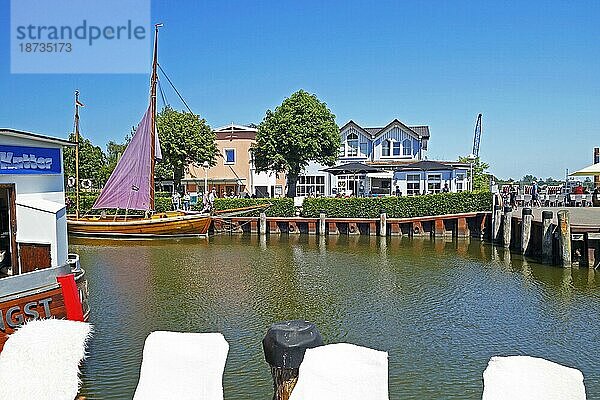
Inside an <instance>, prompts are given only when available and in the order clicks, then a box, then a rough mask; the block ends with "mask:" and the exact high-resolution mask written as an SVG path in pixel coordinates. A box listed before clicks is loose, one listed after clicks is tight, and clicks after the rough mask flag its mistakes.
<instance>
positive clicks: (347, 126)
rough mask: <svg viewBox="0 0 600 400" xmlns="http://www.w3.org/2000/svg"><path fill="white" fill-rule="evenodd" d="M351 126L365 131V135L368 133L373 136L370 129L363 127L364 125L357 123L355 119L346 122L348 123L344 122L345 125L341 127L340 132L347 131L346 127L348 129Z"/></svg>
mask: <svg viewBox="0 0 600 400" xmlns="http://www.w3.org/2000/svg"><path fill="white" fill-rule="evenodd" d="M351 126H352V127H354V128H356V129H358V130H359V131H361V132H362V133H364V134H365V135H367V136H371V137H372V136H373V135H372V134H371V133H370V132H368V131H367V130H366V129H365V128H363V127H362V126H360V125H359V124H357V123H356V122H354V121H352V120H350V121H348V122H346V123H345V124H344V126H342V127H341V128H340V133H341V132H343V131H345V130H346V129H348V128H349V127H351Z"/></svg>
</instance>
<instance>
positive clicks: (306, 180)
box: [296, 175, 325, 196]
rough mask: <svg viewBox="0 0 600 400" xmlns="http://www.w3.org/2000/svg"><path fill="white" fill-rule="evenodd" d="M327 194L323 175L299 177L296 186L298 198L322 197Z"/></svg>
mask: <svg viewBox="0 0 600 400" xmlns="http://www.w3.org/2000/svg"><path fill="white" fill-rule="evenodd" d="M324 194H325V177H324V176H323V175H307V176H299V177H298V183H297V184H296V196H309V195H314V196H322V195H324Z"/></svg>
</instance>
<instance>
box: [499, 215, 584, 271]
mask: <svg viewBox="0 0 600 400" xmlns="http://www.w3.org/2000/svg"><path fill="white" fill-rule="evenodd" d="M513 217H514V216H513V210H512V207H510V206H507V207H504V208H503V209H502V210H501V209H500V208H499V207H497V208H496V209H495V210H494V213H493V216H492V232H493V234H492V241H493V242H495V243H498V244H501V245H502V246H504V247H506V248H511V247H512V248H513V249H515V250H518V251H519V252H520V253H521V254H522V255H527V256H533V257H537V258H539V259H540V260H541V261H542V263H544V264H559V265H562V266H563V267H571V265H572V264H573V257H572V256H573V250H572V249H573V247H572V243H571V242H572V232H571V223H570V216H569V211H568V210H560V211H558V213H557V220H558V224H557V225H556V224H554V223H553V218H554V214H553V212H552V211H549V210H545V211H543V212H542V221H541V234H539V235H537V236H536V239H537V241H539V243H533V240H534V239H533V235H532V232H533V230H534V229H533V228H534V219H533V213H532V210H531V208H523V209H522V214H521V218H520V219H518V218H517V219H516V222H515V220H514V218H513ZM514 226H516V227H517V228H520V232H513V227H514ZM582 236H583V235H582ZM589 237H590V238H592V237H593V236H591V234H590V235H589ZM515 239H517V240H515ZM588 247H589V246H586V249H585V252H586V253H587V254H586V257H583V259H585V261H586V263H587V264H588V265H589V266H594V265H595V260H594V254H595V251H596V250H595V248H593V247H592V248H590V249H589V251H588ZM580 253H581V252H580ZM577 262H579V261H577Z"/></svg>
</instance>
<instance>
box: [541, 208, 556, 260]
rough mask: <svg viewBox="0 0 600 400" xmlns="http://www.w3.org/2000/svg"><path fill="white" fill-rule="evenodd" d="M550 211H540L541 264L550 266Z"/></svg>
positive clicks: (551, 215)
mask: <svg viewBox="0 0 600 400" xmlns="http://www.w3.org/2000/svg"><path fill="white" fill-rule="evenodd" d="M553 216H554V214H553V213H552V211H548V210H546V211H542V263H544V264H552V261H553V255H552V237H553V236H554V235H553V234H552V218H553Z"/></svg>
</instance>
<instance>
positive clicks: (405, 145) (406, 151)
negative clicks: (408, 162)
mask: <svg viewBox="0 0 600 400" xmlns="http://www.w3.org/2000/svg"><path fill="white" fill-rule="evenodd" d="M402 155H403V156H412V141H411V140H410V139H404V140H403V141H402Z"/></svg>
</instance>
